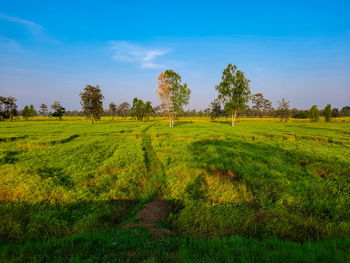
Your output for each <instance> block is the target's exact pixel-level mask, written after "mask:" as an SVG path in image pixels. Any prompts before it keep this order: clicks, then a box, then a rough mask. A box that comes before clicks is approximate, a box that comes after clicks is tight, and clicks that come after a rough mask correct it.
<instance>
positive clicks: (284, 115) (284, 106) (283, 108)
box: [277, 98, 290, 121]
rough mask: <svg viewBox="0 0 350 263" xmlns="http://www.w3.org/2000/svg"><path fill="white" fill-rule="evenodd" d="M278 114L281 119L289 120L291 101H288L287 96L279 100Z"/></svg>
mask: <svg viewBox="0 0 350 263" xmlns="http://www.w3.org/2000/svg"><path fill="white" fill-rule="evenodd" d="M277 114H278V116H279V117H280V118H281V121H283V120H285V121H288V119H289V115H290V110H289V101H287V100H286V99H285V98H282V100H280V101H278V108H277Z"/></svg>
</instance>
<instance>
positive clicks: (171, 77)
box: [156, 69, 191, 127]
mask: <svg viewBox="0 0 350 263" xmlns="http://www.w3.org/2000/svg"><path fill="white" fill-rule="evenodd" d="M157 82H158V88H157V90H156V93H157V94H158V96H159V99H160V101H161V102H162V108H163V113H164V114H165V115H168V116H169V126H170V127H174V122H175V120H174V119H175V116H176V115H177V114H178V113H179V112H180V111H183V106H184V105H187V104H188V102H189V99H190V95H191V90H190V89H189V88H188V87H187V83H184V84H181V76H180V75H179V74H178V73H176V72H175V71H173V70H170V69H168V70H166V71H165V72H164V73H163V72H161V73H160V74H159V76H158V79H157Z"/></svg>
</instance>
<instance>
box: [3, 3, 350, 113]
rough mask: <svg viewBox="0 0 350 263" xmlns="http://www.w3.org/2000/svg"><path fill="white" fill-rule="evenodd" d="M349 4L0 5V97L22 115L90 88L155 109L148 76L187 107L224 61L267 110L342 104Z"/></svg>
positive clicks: (349, 75) (210, 94) (347, 96)
mask: <svg viewBox="0 0 350 263" xmlns="http://www.w3.org/2000/svg"><path fill="white" fill-rule="evenodd" d="M349 14H350V1H170V2H169V1H102V0H100V1H16V0H12V1H3V0H0V95H3V96H10V95H11V96H15V97H17V98H18V105H19V107H20V108H22V107H23V106H24V105H26V104H34V106H36V107H38V106H39V105H40V104H41V103H46V104H50V103H52V102H53V101H54V100H59V101H60V102H61V103H62V105H63V106H65V107H66V108H67V109H80V104H79V101H80V99H79V92H80V91H81V90H82V89H83V88H84V86H85V85H86V84H91V85H95V84H98V85H99V86H100V87H101V89H102V91H103V93H104V95H105V107H107V106H108V103H109V102H111V101H114V102H116V103H121V102H123V101H129V102H131V101H132V99H133V98H134V97H135V96H137V97H139V98H142V99H144V100H151V101H152V103H153V105H158V104H159V102H158V100H157V97H156V94H155V93H154V91H155V89H156V86H157V83H156V79H157V76H158V74H159V73H160V72H161V71H163V70H165V69H168V68H169V69H174V70H175V71H177V72H178V73H180V74H181V76H182V78H183V81H185V82H187V83H188V85H189V88H190V89H191V90H192V96H191V100H190V105H189V106H188V107H187V108H197V109H204V108H206V107H207V106H208V105H209V104H210V101H212V100H213V99H214V98H215V97H216V95H217V94H216V91H215V85H216V84H218V83H219V82H220V78H221V74H222V71H223V69H224V68H225V67H226V66H227V64H228V63H232V64H236V65H237V66H238V68H239V69H241V70H243V71H244V72H245V73H246V76H247V77H248V78H249V79H250V80H251V89H252V92H253V93H257V92H262V93H263V94H264V95H265V96H266V97H267V98H269V99H270V100H271V101H272V102H273V105H274V106H276V105H277V101H278V100H279V99H281V98H282V97H285V98H287V99H288V100H289V101H290V102H291V105H292V106H293V107H298V108H304V109H306V108H310V107H311V106H312V105H313V104H317V105H318V106H319V108H324V107H325V105H326V104H327V103H331V104H332V106H333V107H343V106H345V105H349V104H350V15H349Z"/></svg>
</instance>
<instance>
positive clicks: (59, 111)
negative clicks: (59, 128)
mask: <svg viewBox="0 0 350 263" xmlns="http://www.w3.org/2000/svg"><path fill="white" fill-rule="evenodd" d="M65 112H66V109H65V108H64V107H62V106H61V105H59V106H58V107H57V108H56V110H55V111H54V112H53V113H52V114H51V115H52V116H53V117H56V118H59V120H60V121H61V120H62V116H63V114H64V113H65Z"/></svg>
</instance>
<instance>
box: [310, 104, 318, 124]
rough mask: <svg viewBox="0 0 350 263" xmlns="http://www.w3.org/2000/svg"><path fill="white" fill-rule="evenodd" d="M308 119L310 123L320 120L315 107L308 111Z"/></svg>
mask: <svg viewBox="0 0 350 263" xmlns="http://www.w3.org/2000/svg"><path fill="white" fill-rule="evenodd" d="M309 118H310V119H311V121H318V120H319V119H320V111H319V110H318V108H317V105H312V107H311V109H310V111H309Z"/></svg>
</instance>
